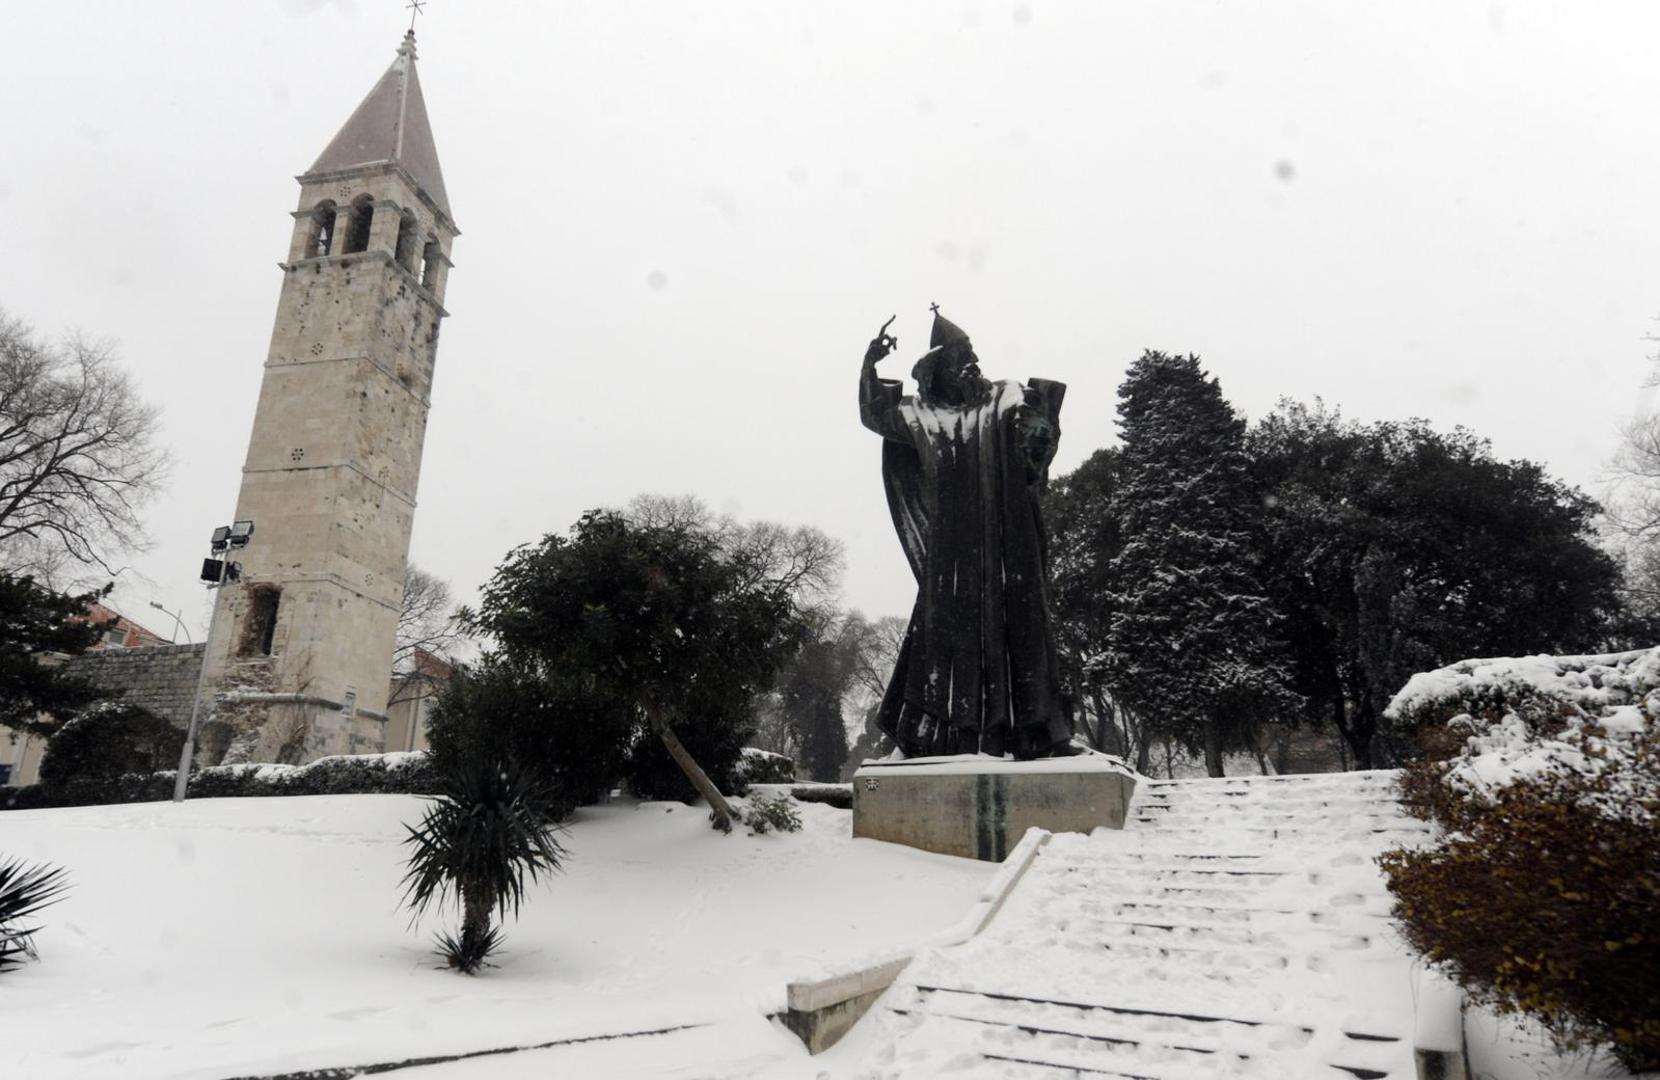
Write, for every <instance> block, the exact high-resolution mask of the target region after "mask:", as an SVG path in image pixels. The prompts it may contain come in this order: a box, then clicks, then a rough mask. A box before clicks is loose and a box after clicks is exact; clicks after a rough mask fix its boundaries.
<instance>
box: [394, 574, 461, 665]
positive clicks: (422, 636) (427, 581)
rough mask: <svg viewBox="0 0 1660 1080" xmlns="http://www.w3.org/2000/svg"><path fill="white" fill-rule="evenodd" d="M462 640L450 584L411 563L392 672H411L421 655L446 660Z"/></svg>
mask: <svg viewBox="0 0 1660 1080" xmlns="http://www.w3.org/2000/svg"><path fill="white" fill-rule="evenodd" d="M462 636H463V635H462V633H461V628H460V627H459V626H458V625H457V623H456V618H455V600H454V599H453V598H452V597H451V595H450V586H449V583H448V582H446V581H444V580H443V579H442V578H440V577H438V576H436V575H434V574H429V573H428V572H427V571H425V570H422V569H421V568H420V567H419V566H416V565H415V564H414V563H410V564H409V569H408V570H406V571H404V576H403V609H402V610H401V611H399V612H398V637H397V645H396V647H395V648H394V649H393V650H392V670H394V671H407V670H408V669H409V668H410V667H411V666H412V665H413V664H414V663H415V654H416V653H417V652H425V653H430V654H432V655H433V656H443V655H445V654H446V653H448V652H450V651H451V650H452V649H454V648H455V646H456V644H457V643H458V642H460V641H461V638H462Z"/></svg>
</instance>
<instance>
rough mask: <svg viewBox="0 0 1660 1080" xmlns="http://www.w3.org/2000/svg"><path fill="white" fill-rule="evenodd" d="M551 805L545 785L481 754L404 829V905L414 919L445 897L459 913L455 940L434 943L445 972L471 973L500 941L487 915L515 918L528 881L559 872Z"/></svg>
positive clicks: (447, 778)
mask: <svg viewBox="0 0 1660 1080" xmlns="http://www.w3.org/2000/svg"><path fill="white" fill-rule="evenodd" d="M557 806H558V795H557V792H556V791H555V789H554V788H553V787H552V786H551V785H549V784H547V783H546V782H544V781H542V780H541V779H540V778H539V777H537V776H536V775H535V774H534V773H532V772H531V771H530V770H528V769H526V768H524V767H523V766H521V765H519V764H518V763H517V762H513V761H504V760H503V759H501V758H500V757H498V756H497V755H494V754H491V753H488V752H483V751H481V752H477V753H474V754H472V755H469V756H468V757H466V758H465V759H463V760H461V761H458V762H455V763H453V764H452V765H451V767H450V768H449V769H448V770H447V771H446V772H445V773H444V774H443V776H442V778H441V780H440V786H439V792H438V794H437V795H436V796H434V798H433V800H432V803H431V804H430V805H429V806H428V807H427V811H426V815H425V816H424V817H423V818H422V819H421V823H420V825H419V826H416V827H408V829H409V835H408V836H407V837H405V838H404V842H405V843H407V844H409V845H410V846H411V848H412V849H413V850H412V851H411V853H410V855H409V860H408V867H409V869H408V872H407V873H405V875H404V903H406V904H407V905H408V906H409V907H410V908H411V909H412V910H413V912H414V917H415V918H417V919H418V918H420V916H421V915H422V914H424V913H425V912H426V910H427V908H428V907H430V906H432V905H434V904H437V905H438V906H440V907H442V906H443V903H444V900H445V898H446V897H450V898H453V899H454V900H455V902H456V904H457V906H458V907H459V908H460V909H461V913H462V928H461V937H460V938H459V939H458V940H457V939H450V938H447V937H441V938H440V949H439V952H440V954H441V955H443V956H444V957H445V959H446V960H447V961H448V962H449V964H450V966H451V967H455V968H458V969H459V970H461V971H464V972H467V973H469V974H470V973H472V972H473V971H476V970H477V968H478V966H479V965H480V964H481V963H482V962H483V960H484V957H485V956H487V955H489V953H490V952H491V951H492V950H494V949H495V948H496V946H497V945H498V944H499V943H500V936H499V935H498V934H496V933H495V932H494V931H492V930H491V929H490V913H491V911H492V910H495V911H497V912H499V914H500V916H501V917H502V918H506V917H507V915H508V913H509V911H511V912H512V914H513V915H514V916H515V917H516V916H517V915H518V912H519V905H520V903H521V902H522V901H523V900H524V893H525V880H526V877H527V876H528V878H529V880H530V881H531V882H535V881H537V880H539V879H540V877H541V875H542V874H544V873H547V874H551V873H553V872H554V871H556V870H558V869H559V866H560V862H561V861H562V860H563V858H564V856H565V849H564V848H562V847H561V846H560V844H559V841H558V840H557V839H555V836H554V833H555V832H556V831H557V830H558V827H559V826H558V823H557V820H556V818H555V813H556V809H555V808H556V807H557Z"/></svg>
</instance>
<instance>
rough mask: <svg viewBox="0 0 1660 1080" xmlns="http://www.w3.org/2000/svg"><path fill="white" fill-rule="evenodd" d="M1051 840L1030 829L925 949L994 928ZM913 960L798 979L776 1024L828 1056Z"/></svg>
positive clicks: (899, 958) (892, 959) (900, 958)
mask: <svg viewBox="0 0 1660 1080" xmlns="http://www.w3.org/2000/svg"><path fill="white" fill-rule="evenodd" d="M1049 837H1050V833H1048V832H1046V831H1045V830H1043V829H1036V828H1034V829H1028V830H1027V831H1026V835H1025V836H1023V837H1021V839H1020V843H1018V844H1016V845H1015V847H1014V850H1013V851H1011V852H1009V855H1008V858H1006V859H1004V860H1003V867H1002V869H1000V870H998V871H997V873H996V874H995V875H993V876H992V879H991V881H990V882H988V883H987V884H986V887H985V888H984V889H983V890H982V891H981V892H980V895H979V896H978V897H976V898H975V901H974V906H973V907H971V908H970V909H969V910H968V912H967V913H966V914H964V915H963V917H962V918H961V919H959V920H958V921H957V924H956V925H955V926H952V927H950V928H949V929H947V930H944V931H942V932H941V933H939V934H936V935H935V936H934V937H932V938H930V939H929V940H928V941H926V942H924V943H923V944H922V946H921V947H923V948H945V947H948V946H951V945H960V944H962V943H963V942H965V941H967V940H968V939H969V938H971V937H973V936H974V935H976V934H978V933H979V932H980V931H982V930H984V929H985V928H986V927H987V926H989V925H990V924H991V920H992V919H994V918H996V917H997V913H998V912H999V911H1001V910H1003V902H1004V901H1005V900H1007V899H1008V898H1009V894H1010V893H1012V892H1014V888H1015V886H1016V885H1018V884H1020V879H1021V878H1023V877H1025V876H1026V871H1027V870H1028V869H1030V868H1031V865H1032V863H1033V861H1034V860H1036V859H1037V857H1038V851H1039V849H1041V848H1042V847H1043V846H1044V845H1045V844H1047V843H1048V842H1049ZM913 955H914V954H913V953H912V952H903V953H900V954H898V955H895V956H889V957H883V958H880V959H876V960H873V961H871V962H868V963H865V964H861V965H858V966H854V967H849V968H846V969H845V970H842V971H838V972H833V973H830V974H823V973H820V974H819V975H817V976H814V977H810V978H801V979H796V980H795V981H793V982H791V983H790V984H789V986H788V987H787V988H786V990H785V995H786V1002H787V1004H786V1006H785V1009H784V1011H783V1012H782V1013H778V1014H776V1015H775V1019H777V1020H778V1021H780V1022H781V1023H782V1024H783V1025H784V1026H785V1027H787V1028H789V1029H790V1030H791V1031H793V1032H794V1033H795V1034H796V1036H797V1037H798V1038H800V1039H801V1041H802V1042H803V1043H805V1044H806V1046H807V1052H808V1053H809V1054H819V1053H823V1052H824V1051H825V1050H828V1049H829V1048H830V1047H832V1046H834V1045H835V1044H836V1043H837V1042H838V1041H839V1040H840V1039H841V1037H842V1036H843V1035H846V1034H847V1033H848V1031H850V1030H851V1029H852V1027H853V1025H854V1024H856V1023H858V1022H859V1020H860V1018H861V1017H863V1016H864V1015H865V1013H867V1012H869V1011H870V1007H871V1006H872V1005H874V1004H876V999H877V998H879V997H881V996H882V994H883V993H885V992H886V991H887V989H888V987H890V986H892V985H893V983H894V980H895V979H897V978H899V976H900V975H901V974H903V973H904V971H905V968H906V967H907V966H909V964H910V962H911V958H912V956H913Z"/></svg>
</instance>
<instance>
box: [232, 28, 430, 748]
mask: <svg viewBox="0 0 1660 1080" xmlns="http://www.w3.org/2000/svg"><path fill="white" fill-rule="evenodd" d="M298 180H299V182H300V201H299V208H298V209H297V210H295V211H294V215H293V216H294V233H293V240H292V242H291V243H290V245H289V249H288V258H287V260H286V261H285V262H283V263H282V264H280V265H281V267H282V273H283V280H282V291H281V294H280V296H279V297H278V300H277V316H276V325H275V327H274V328H273V330H272V333H271V348H270V352H269V354H268V355H267V357H266V360H265V374H264V379H263V382H262V383H261V385H260V391H259V404H258V406H257V409H256V411H255V415H254V425H253V433H252V435H251V436H250V438H249V440H248V456H247V460H246V462H245V463H244V465H243V468H242V487H241V491H240V494H239V495H238V497H237V502H236V518H237V519H238V520H250V521H253V522H254V526H255V531H254V534H253V537H252V542H251V543H250V544H249V545H248V547H247V548H246V549H245V550H244V551H243V552H242V554H241V562H242V575H241V578H240V580H239V581H238V582H237V583H235V584H231V585H227V586H225V587H224V588H222V589H220V590H219V596H218V600H217V603H218V605H219V607H218V610H217V612H216V614H215V618H214V627H213V633H212V635H211V640H209V642H208V644H207V652H206V655H205V657H204V661H203V662H204V664H205V665H206V670H205V672H204V686H205V688H206V689H205V691H204V693H205V696H204V699H203V707H204V709H209V708H210V706H211V713H210V716H211V720H210V723H209V724H208V725H207V726H206V727H205V728H204V730H203V735H202V749H203V755H204V760H205V761H207V762H212V761H214V760H217V759H219V758H221V757H223V758H224V759H225V760H232V761H237V760H242V761H308V760H311V759H313V758H316V757H319V756H322V755H325V754H338V753H372V752H378V751H380V750H381V749H382V748H383V746H382V744H383V729H384V726H385V723H386V697H387V691H388V684H389V682H390V678H391V669H392V649H393V637H394V634H395V632H396V629H397V622H398V612H399V609H400V607H401V605H402V600H403V581H404V570H405V566H406V563H407V560H408V557H409V534H410V526H411V524H412V521H413V518H414V514H415V491H416V486H417V483H418V481H419V479H420V473H421V448H422V443H423V441H424V439H425V436H426V422H427V409H428V405H429V402H430V400H431V392H432V380H433V367H434V363H435V361H436V357H437V350H438V328H439V324H440V322H441V321H442V320H443V318H444V316H445V315H446V314H447V312H446V311H445V310H444V306H443V303H444V286H445V282H446V279H447V277H448V274H449V269H450V257H449V256H450V245H451V243H452V241H453V240H454V239H455V237H456V236H457V235H458V232H457V229H456V227H455V222H454V220H453V219H452V218H451V216H450V207H449V199H448V196H447V195H446V193H445V191H444V178H443V173H442V172H441V170H440V169H439V166H438V152H437V149H436V148H435V146H434V144H433V139H432V129H431V127H430V125H429V124H428V122H427V114H426V105H425V102H424V100H423V99H422V96H421V83H420V79H419V78H418V77H417V76H416V71H415V34H414V31H410V32H409V33H408V34H406V35H405V36H404V39H403V43H402V45H401V46H400V47H399V48H398V52H397V57H396V59H394V60H393V62H392V66H391V67H390V68H388V69H387V71H386V73H385V74H384V75H382V76H381V78H380V80H379V81H378V82H377V83H376V84H375V86H374V88H373V89H372V90H370V91H369V95H368V96H367V97H365V98H364V99H363V102H362V104H360V105H359V106H358V107H357V110H356V111H355V112H353V113H352V115H351V117H350V118H349V119H348V120H347V121H346V123H345V125H344V126H343V127H342V128H341V129H340V131H339V133H338V134H336V135H335V136H334V139H333V140H332V141H331V142H330V143H329V144H328V146H327V147H326V148H325V149H324V150H323V153H322V155H321V156H320V157H318V158H317V160H316V162H314V163H313V164H312V166H311V168H310V169H308V170H306V172H305V173H304V174H303V175H301V176H299V177H298ZM216 743H217V747H216V745H215V744H216ZM219 747H223V750H219V749H218V748H219Z"/></svg>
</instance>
